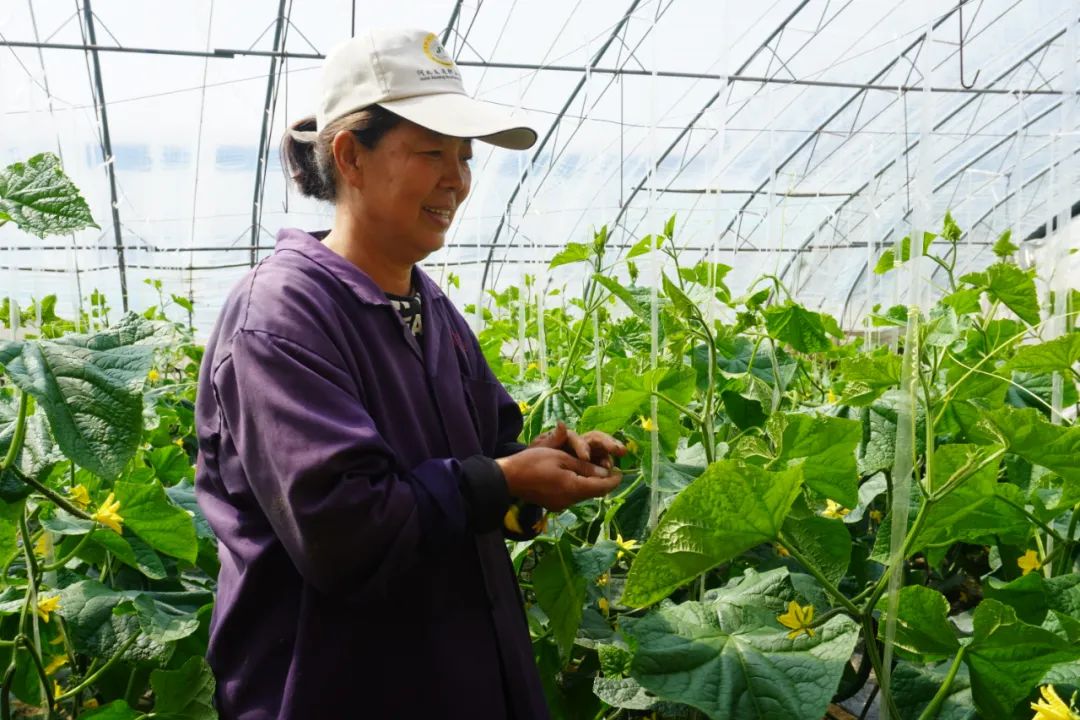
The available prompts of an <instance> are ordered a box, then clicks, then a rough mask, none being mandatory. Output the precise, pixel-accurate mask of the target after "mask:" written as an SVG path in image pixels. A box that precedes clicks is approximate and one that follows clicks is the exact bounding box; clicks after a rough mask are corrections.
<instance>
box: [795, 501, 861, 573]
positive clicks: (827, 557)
mask: <svg viewBox="0 0 1080 720" xmlns="http://www.w3.org/2000/svg"><path fill="white" fill-rule="evenodd" d="M783 531H784V536H785V537H786V538H788V539H789V540H791V541H792V542H793V543H795V547H797V548H798V549H799V551H800V552H801V553H802V554H803V556H804V557H806V559H807V560H809V561H810V562H811V563H813V565H814V567H815V568H816V569H818V570H820V571H821V574H822V575H824V576H825V579H827V580H828V581H829V582H831V583H833V584H834V585H837V584H839V583H840V580H841V579H842V578H843V577H844V575H845V574H846V573H847V569H848V563H850V562H851V533H849V532H848V529H847V526H846V525H845V524H844V523H842V522H838V521H836V520H831V519H829V518H825V517H818V516H813V517H808V518H801V519H796V518H793V517H789V518H788V519H787V520H786V521H785V522H784V529H783Z"/></svg>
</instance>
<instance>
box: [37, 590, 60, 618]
mask: <svg viewBox="0 0 1080 720" xmlns="http://www.w3.org/2000/svg"><path fill="white" fill-rule="evenodd" d="M59 607H60V596H59V595H53V596H52V597H47V598H42V599H40V600H38V604H37V612H38V615H40V616H41V619H42V620H44V621H45V622H49V613H54V612H56V610H57V608H59Z"/></svg>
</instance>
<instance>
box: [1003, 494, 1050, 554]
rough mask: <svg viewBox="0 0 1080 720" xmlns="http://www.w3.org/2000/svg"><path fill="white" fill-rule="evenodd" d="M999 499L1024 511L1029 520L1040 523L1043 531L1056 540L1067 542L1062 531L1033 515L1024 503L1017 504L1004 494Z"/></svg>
mask: <svg viewBox="0 0 1080 720" xmlns="http://www.w3.org/2000/svg"><path fill="white" fill-rule="evenodd" d="M998 499H999V500H1001V501H1002V502H1003V503H1005V504H1006V505H1008V506H1009V507H1012V508H1016V509H1017V510H1019V511H1020V512H1022V513H1024V515H1025V516H1026V517H1027V519H1028V520H1030V521H1031V522H1033V523H1035V524H1036V525H1038V526H1039V527H1040V528H1042V531H1043V532H1045V533H1046V534H1047V535H1049V536H1050V537H1052V538H1054V542H1065V538H1063V537H1061V533H1059V532H1058V531H1057V530H1055V529H1054V528H1052V527H1050V526H1049V525H1047V524H1046V523H1044V522H1043V521H1042V520H1040V519H1039V518H1037V517H1035V516H1034V515H1032V514H1031V513H1030V512H1028V510H1027V508H1025V507H1024V506H1023V505H1017V504H1016V503H1014V502H1013V501H1012V500H1010V499H1009V498H1007V497H1005V496H1004V495H998Z"/></svg>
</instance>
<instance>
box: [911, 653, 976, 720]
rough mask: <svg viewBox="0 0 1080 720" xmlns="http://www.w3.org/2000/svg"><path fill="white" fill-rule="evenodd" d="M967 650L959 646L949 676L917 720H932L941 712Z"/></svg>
mask: <svg viewBox="0 0 1080 720" xmlns="http://www.w3.org/2000/svg"><path fill="white" fill-rule="evenodd" d="M966 650H967V646H966V645H961V646H960V652H958V653H956V658H955V659H954V660H953V663H952V665H951V666H950V667H949V674H948V675H946V676H945V681H944V682H943V683H942V684H941V687H940V688H938V691H937V693H935V695H934V697H933V699H932V700H931V701H930V704H929V705H927V706H926V709H925V710H923V712H922V715H920V716H919V720H934V718H936V717H937V716H938V713H939V712H941V706H942V705H943V704H945V699H946V698H948V697H949V690H950V689H952V684H953V680H955V679H956V673H957V672H958V671H959V670H960V664H961V663H962V662H963V660H964V651H966Z"/></svg>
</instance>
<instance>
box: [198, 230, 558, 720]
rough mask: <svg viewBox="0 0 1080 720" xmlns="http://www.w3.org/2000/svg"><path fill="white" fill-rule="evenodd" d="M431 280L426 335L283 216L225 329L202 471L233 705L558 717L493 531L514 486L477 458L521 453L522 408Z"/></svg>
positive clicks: (213, 639) (207, 415)
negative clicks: (481, 470)
mask: <svg viewBox="0 0 1080 720" xmlns="http://www.w3.org/2000/svg"><path fill="white" fill-rule="evenodd" d="M320 235H321V233H320ZM414 281H415V282H416V288H417V289H418V290H419V291H420V293H421V295H422V298H423V308H424V310H423V312H424V331H423V334H422V335H421V337H419V338H414V337H413V335H412V333H411V332H410V331H409V329H408V328H406V327H405V325H404V324H403V322H402V320H401V317H400V316H399V315H398V313H397V312H396V311H395V309H394V307H393V306H392V305H391V304H390V302H389V301H388V300H387V298H386V296H385V295H384V294H383V293H382V291H380V289H379V288H378V287H377V286H376V285H375V283H374V282H373V281H372V280H371V279H370V278H369V277H368V276H367V275H365V274H364V273H363V272H361V271H360V270H359V269H358V268H356V267H355V266H354V265H352V264H351V263H350V262H348V261H347V260H345V259H344V258H342V257H340V256H339V255H337V254H335V253H334V252H332V251H331V250H329V249H328V248H327V247H325V246H324V245H323V244H322V243H321V242H320V241H319V239H318V238H317V237H315V236H313V235H311V234H308V233H306V232H302V231H299V230H284V231H282V232H281V233H280V234H279V236H278V242H277V246H276V249H275V252H274V254H273V255H272V256H271V257H269V258H267V259H266V260H264V261H263V262H261V263H260V264H259V265H258V266H257V267H255V268H254V269H253V270H252V271H251V272H250V273H249V274H248V275H247V276H246V277H245V278H244V280H243V281H242V282H241V283H239V284H238V285H237V287H236V288H235V289H234V290H233V291H232V293H231V294H230V296H229V299H228V301H227V302H226V304H225V307H224V308H223V309H222V311H221V315H220V317H219V319H218V322H217V325H216V327H215V329H214V331H213V334H212V336H211V338H210V341H209V342H208V343H207V346H206V354H205V357H204V360H203V366H202V371H201V376H200V381H199V394H198V403H197V409H196V422H197V426H198V435H199V449H200V458H199V465H198V472H197V478H196V484H197V489H198V499H199V504H200V506H201V508H202V510H203V512H204V513H205V514H206V517H207V519H208V520H209V522H210V525H211V526H212V527H213V529H214V532H215V533H216V534H217V537H218V539H219V553H220V557H221V572H220V575H219V578H218V597H217V604H216V606H215V609H214V614H213V619H212V623H211V630H210V648H209V651H208V655H207V656H208V659H209V662H210V665H211V667H212V668H213V670H214V673H215V675H216V677H217V681H218V687H217V703H218V709H219V712H220V713H221V717H222V718H223V720H271V719H275V720H315V719H319V720H321V719H322V718H363V719H364V720H368V719H370V720H379V719H381V718H388V719H391V718H392V719H394V720H409V719H411V718H436V717H437V718H440V719H447V718H469V719H470V720H501V719H503V718H508V719H509V718H513V719H514V720H538V719H545V718H547V717H548V711H547V708H546V704H545V701H544V697H543V692H542V690H541V684H540V679H539V676H538V673H537V670H536V665H535V663H534V660H533V654H532V648H531V645H530V642H529V633H528V629H527V626H526V622H525V616H524V611H523V608H522V605H521V596H520V591H519V589H518V586H517V583H516V581H515V578H514V573H513V569H512V567H511V564H510V559H509V556H508V554H507V551H506V546H505V544H504V541H503V537H502V534H501V532H500V531H499V530H498V529H493V530H488V529H487V528H497V527H498V524H499V523H500V522H501V513H503V512H505V509H506V508H505V501H504V502H503V503H501V505H500V504H496V505H492V503H491V502H490V501H489V502H486V503H480V502H476V501H475V498H472V497H471V496H470V492H469V490H468V483H467V482H466V477H465V476H466V473H465V472H464V471H463V470H462V463H463V462H465V461H467V460H468V459H470V458H475V457H476V456H480V455H483V456H486V457H489V458H494V457H501V456H503V455H507V454H510V453H513V452H515V451H517V450H519V449H520V448H521V446H520V445H518V444H517V443H516V438H517V435H518V433H519V431H520V429H521V422H522V421H521V413H520V411H519V410H518V407H517V405H516V403H514V401H513V400H512V399H511V398H510V396H509V395H508V394H507V392H506V391H505V390H504V389H503V387H502V386H501V385H500V384H499V383H498V382H497V380H496V379H495V377H494V375H493V374H492V372H491V369H490V368H489V367H488V365H487V363H486V362H485V360H484V358H483V355H482V354H481V352H480V348H479V345H478V343H477V342H476V339H475V337H474V336H473V334H472V332H471V331H470V330H469V328H468V326H467V325H466V323H465V321H464V319H463V318H462V317H461V315H460V313H458V312H457V310H456V309H455V308H454V307H453V305H452V304H451V303H450V301H449V299H448V298H447V297H446V296H445V295H443V293H442V292H441V291H440V290H439V289H438V287H437V286H436V285H435V284H434V283H433V282H432V281H431V279H430V278H428V277H427V276H426V275H425V274H424V273H423V272H421V271H420V270H419V269H417V270H415V271H414ZM499 481H500V482H502V484H503V485H504V486H505V482H503V481H502V480H501V478H499ZM501 492H502V493H503V494H504V495H505V492H506V491H505V489H503V490H502V491H501ZM478 507H482V509H483V512H484V513H486V514H487V515H492V511H493V509H494V512H495V513H497V514H498V517H491V518H480V517H477V514H478V513H479V512H480V510H478ZM477 528H479V530H478V529H477Z"/></svg>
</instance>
